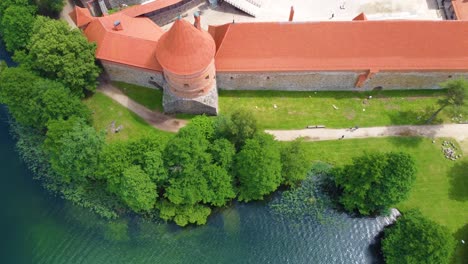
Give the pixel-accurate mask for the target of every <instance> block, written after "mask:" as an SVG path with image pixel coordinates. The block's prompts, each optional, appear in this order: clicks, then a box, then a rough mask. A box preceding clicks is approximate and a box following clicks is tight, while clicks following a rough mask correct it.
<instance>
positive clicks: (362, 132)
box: [266, 124, 468, 141]
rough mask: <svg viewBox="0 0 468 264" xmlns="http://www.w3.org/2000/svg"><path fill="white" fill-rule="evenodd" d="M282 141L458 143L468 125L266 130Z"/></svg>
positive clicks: (465, 132) (464, 135)
mask: <svg viewBox="0 0 468 264" xmlns="http://www.w3.org/2000/svg"><path fill="white" fill-rule="evenodd" d="M266 132H267V133H269V134H272V135H274V136H275V137H276V138H277V139H278V140H280V141H291V140H294V139H296V138H299V137H304V138H305V140H307V141H320V140H336V139H340V138H341V137H342V136H343V135H344V138H343V139H349V138H369V137H387V136H424V137H429V138H434V137H451V138H455V139H456V140H458V141H464V140H466V139H468V124H446V125H432V126H387V127H365V128H359V129H356V130H350V129H349V128H348V129H328V128H316V129H301V130H266Z"/></svg>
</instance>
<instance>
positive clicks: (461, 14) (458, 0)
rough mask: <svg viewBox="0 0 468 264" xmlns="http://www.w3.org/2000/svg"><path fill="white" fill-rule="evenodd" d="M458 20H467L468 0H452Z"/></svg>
mask: <svg viewBox="0 0 468 264" xmlns="http://www.w3.org/2000/svg"><path fill="white" fill-rule="evenodd" d="M452 5H453V9H454V11H455V14H456V15H457V18H458V20H468V0H452Z"/></svg>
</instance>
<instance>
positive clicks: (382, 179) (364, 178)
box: [332, 152, 416, 215]
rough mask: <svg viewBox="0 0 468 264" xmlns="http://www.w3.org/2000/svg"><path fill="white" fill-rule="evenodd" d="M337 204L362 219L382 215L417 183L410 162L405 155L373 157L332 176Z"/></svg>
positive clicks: (412, 162)
mask: <svg viewBox="0 0 468 264" xmlns="http://www.w3.org/2000/svg"><path fill="white" fill-rule="evenodd" d="M332 174H333V176H334V181H335V184H336V185H337V186H338V187H339V188H340V189H341V191H342V193H341V197H340V199H339V201H340V203H341V204H342V205H343V206H344V208H345V209H346V210H347V211H349V212H353V211H358V212H359V213H360V214H362V215H369V214H374V213H379V212H385V211H387V210H388V209H389V207H390V206H392V205H395V204H396V203H398V202H400V201H402V200H403V199H405V198H406V197H407V195H408V192H409V191H410V189H411V187H412V186H413V183H414V181H415V179H416V176H415V174H416V168H415V164H414V161H413V158H412V157H411V156H410V155H408V154H405V153H401V152H400V153H393V152H391V153H386V154H380V153H373V154H365V155H363V156H361V157H357V158H354V159H353V163H352V164H350V165H346V166H344V167H342V168H337V169H335V170H333V172H332Z"/></svg>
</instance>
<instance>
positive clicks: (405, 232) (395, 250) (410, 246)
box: [382, 211, 455, 264]
mask: <svg viewBox="0 0 468 264" xmlns="http://www.w3.org/2000/svg"><path fill="white" fill-rule="evenodd" d="M454 249H455V241H454V238H453V237H452V235H451V233H450V231H449V230H448V229H447V228H445V227H443V226H441V225H439V224H438V223H436V222H434V221H431V220H429V219H427V218H425V217H424V216H422V215H421V213H420V212H419V211H409V212H406V213H404V214H403V216H401V217H400V218H398V220H397V222H396V223H395V224H394V225H393V226H390V227H387V228H385V231H384V238H383V241H382V251H383V255H384V258H385V263H387V264H419V263H420V264H423V263H438V264H445V263H451V262H450V257H451V256H452V254H453V252H454Z"/></svg>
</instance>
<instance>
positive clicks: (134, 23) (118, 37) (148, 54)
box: [84, 13, 164, 71]
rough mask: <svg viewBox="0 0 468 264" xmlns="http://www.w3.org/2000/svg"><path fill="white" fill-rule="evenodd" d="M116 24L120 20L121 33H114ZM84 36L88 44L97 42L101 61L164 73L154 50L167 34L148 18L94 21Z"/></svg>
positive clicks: (118, 16) (115, 17)
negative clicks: (160, 39)
mask: <svg viewBox="0 0 468 264" xmlns="http://www.w3.org/2000/svg"><path fill="white" fill-rule="evenodd" d="M115 21H120V25H121V27H122V30H114V22H115ZM84 33H85V35H86V37H87V38H88V40H89V41H91V42H96V43H97V50H96V57H97V58H98V59H102V60H107V61H112V62H117V63H121V64H127V65H131V66H135V67H140V68H144V69H149V70H154V71H162V68H161V65H160V64H159V63H158V61H157V60H156V57H155V50H156V45H157V42H158V40H159V38H160V37H161V36H162V34H163V33H164V31H163V30H162V29H161V28H160V27H158V26H157V25H156V24H154V23H153V21H151V20H150V19H148V18H132V17H129V16H127V15H124V14H122V13H116V14H113V15H109V16H104V17H100V18H98V19H96V20H94V21H93V22H91V23H90V24H89V25H88V27H87V28H86V29H85V30H84Z"/></svg>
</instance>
